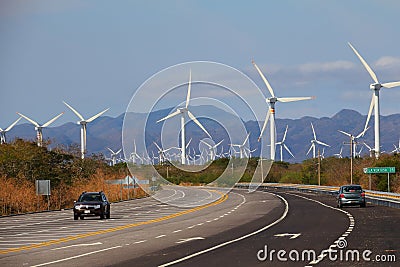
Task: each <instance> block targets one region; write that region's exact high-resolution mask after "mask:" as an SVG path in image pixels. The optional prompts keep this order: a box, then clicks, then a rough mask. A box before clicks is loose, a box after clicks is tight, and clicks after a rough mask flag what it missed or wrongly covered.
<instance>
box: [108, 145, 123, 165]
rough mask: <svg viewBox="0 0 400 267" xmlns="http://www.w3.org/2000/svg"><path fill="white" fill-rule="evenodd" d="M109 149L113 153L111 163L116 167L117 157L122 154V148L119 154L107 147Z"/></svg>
mask: <svg viewBox="0 0 400 267" xmlns="http://www.w3.org/2000/svg"><path fill="white" fill-rule="evenodd" d="M107 149H108V150H109V151H110V152H111V162H112V166H114V165H115V164H116V163H117V155H118V154H119V153H120V152H121V150H122V148H120V149H119V150H118V151H117V152H114V151H113V150H112V149H111V148H109V147H107Z"/></svg>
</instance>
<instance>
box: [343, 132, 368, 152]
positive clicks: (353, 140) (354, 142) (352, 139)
mask: <svg viewBox="0 0 400 267" xmlns="http://www.w3.org/2000/svg"><path fill="white" fill-rule="evenodd" d="M368 129H369V127H367V128H365V129H364V130H363V131H362V132H361V133H359V134H358V135H357V136H354V135H352V134H350V133H347V132H345V131H342V130H338V132H340V133H342V134H344V135H347V136H348V137H350V145H352V146H353V147H352V151H353V155H351V156H352V157H353V158H355V157H356V156H357V150H356V149H357V140H358V139H359V138H360V137H362V136H364V134H365V132H366V131H367V130H368Z"/></svg>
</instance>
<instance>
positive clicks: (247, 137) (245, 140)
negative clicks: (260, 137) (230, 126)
mask: <svg viewBox="0 0 400 267" xmlns="http://www.w3.org/2000/svg"><path fill="white" fill-rule="evenodd" d="M249 136H250V133H248V134H247V136H246V139H244V142H243V144H242V146H244V145H245V144H246V142H247V140H249Z"/></svg>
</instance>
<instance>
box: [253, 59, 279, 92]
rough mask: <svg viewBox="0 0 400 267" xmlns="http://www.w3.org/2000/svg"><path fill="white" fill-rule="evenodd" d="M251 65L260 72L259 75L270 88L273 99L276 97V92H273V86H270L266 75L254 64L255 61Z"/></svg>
mask: <svg viewBox="0 0 400 267" xmlns="http://www.w3.org/2000/svg"><path fill="white" fill-rule="evenodd" d="M251 63H253V65H254V67H255V68H256V70H257V71H258V73H259V74H260V76H261V78H262V79H263V81H264V83H265V85H266V86H267V88H268V91H269V93H270V94H271V96H272V97H275V94H274V90H272V87H271V85H270V84H269V82H268V80H267V78H265V76H264V74H263V73H262V72H261V70H260V68H259V67H258V66H257V64H256V63H255V62H254V60H252V61H251Z"/></svg>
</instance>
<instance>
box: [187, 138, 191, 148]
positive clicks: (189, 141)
mask: <svg viewBox="0 0 400 267" xmlns="http://www.w3.org/2000/svg"><path fill="white" fill-rule="evenodd" d="M190 142H192V138H190V140H189V142H188V143H187V144H186V149H187V148H188V147H189V145H190Z"/></svg>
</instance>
